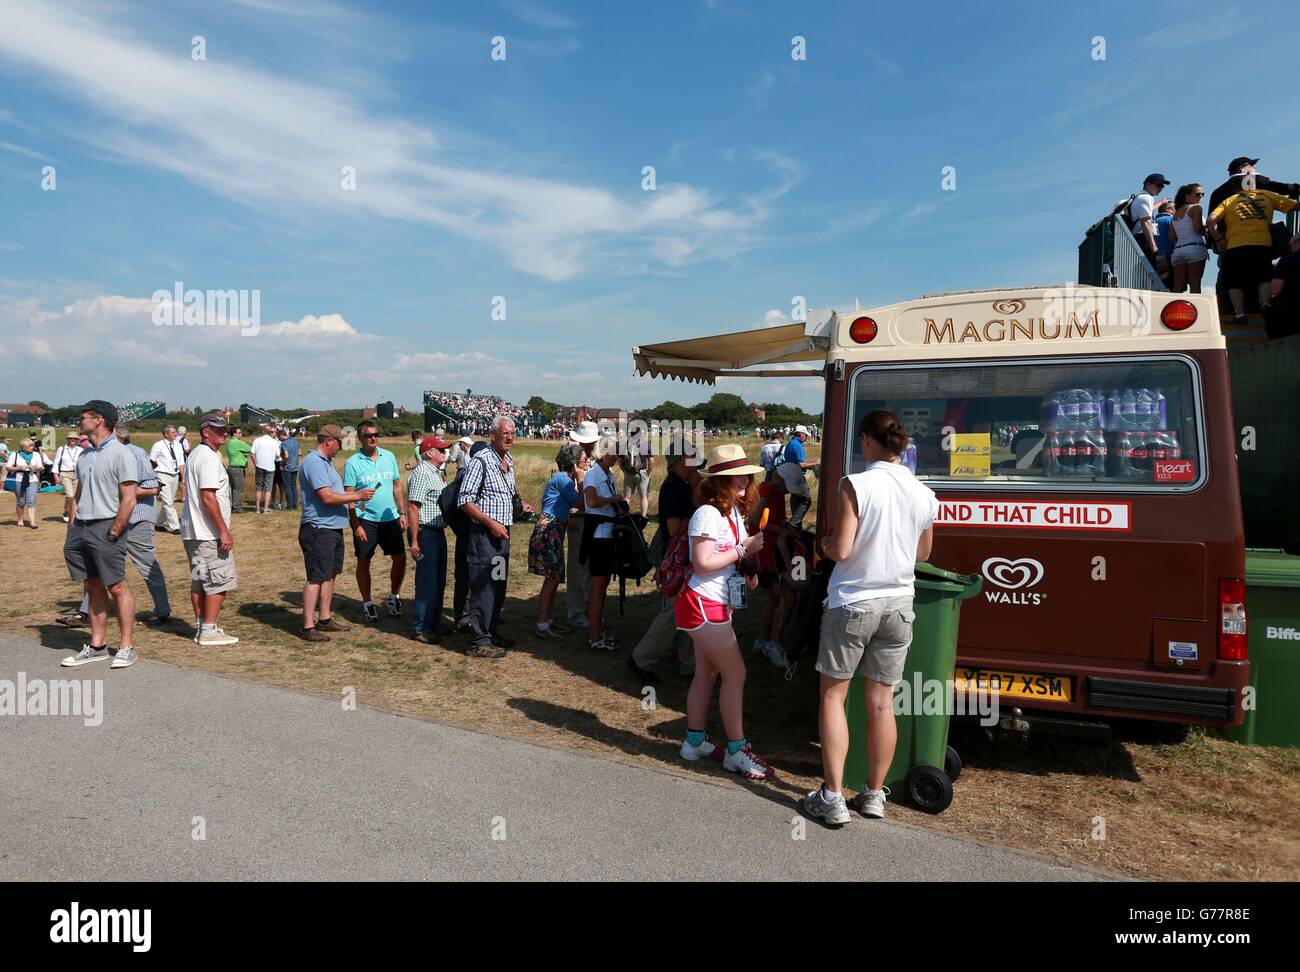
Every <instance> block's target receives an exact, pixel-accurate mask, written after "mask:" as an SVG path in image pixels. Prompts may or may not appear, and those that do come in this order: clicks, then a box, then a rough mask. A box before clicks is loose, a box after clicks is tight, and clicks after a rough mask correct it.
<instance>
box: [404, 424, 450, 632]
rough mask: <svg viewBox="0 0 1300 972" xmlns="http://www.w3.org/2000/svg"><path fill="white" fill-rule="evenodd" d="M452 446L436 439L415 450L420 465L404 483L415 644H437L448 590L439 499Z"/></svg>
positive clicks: (432, 437) (444, 537) (426, 438)
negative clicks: (412, 564) (412, 570)
mask: <svg viewBox="0 0 1300 972" xmlns="http://www.w3.org/2000/svg"><path fill="white" fill-rule="evenodd" d="M449 448H451V444H450V443H448V442H445V441H443V440H442V439H440V438H438V437H437V436H436V435H429V436H425V437H424V439H422V440H421V441H420V444H419V445H418V446H417V447H416V453H417V455H419V457H420V463H419V465H417V466H416V467H415V471H414V472H413V473H411V476H410V478H409V479H408V480H407V481H406V520H407V523H408V524H409V525H408V527H407V529H409V530H410V531H411V556H412V557H414V558H415V606H414V608H413V614H414V617H415V640H416V641H422V642H424V643H425V644H426V645H433V644H437V642H438V635H439V631H438V629H439V627H441V623H442V602H443V597H444V595H445V594H446V590H447V535H446V533H445V532H444V529H443V528H444V527H445V526H446V524H444V523H443V519H442V509H441V508H440V507H439V506H438V497H439V496H440V495H441V494H442V490H443V487H444V486H445V485H446V483H445V482H444V481H443V478H442V467H443V466H445V465H446V464H447V450H448V449H449Z"/></svg>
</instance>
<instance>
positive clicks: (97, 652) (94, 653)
mask: <svg viewBox="0 0 1300 972" xmlns="http://www.w3.org/2000/svg"><path fill="white" fill-rule="evenodd" d="M108 657H109V654H108V649H107V648H92V647H90V645H82V646H81V651H79V652H77V653H76V654H75V655H69V656H68V657H67V658H65V659H63V661H61V662H59V664H60V665H62V666H63V667H64V668H80V667H81V666H82V665H89V664H90V663H91V662H95V661H102V660H103V659H105V658H108Z"/></svg>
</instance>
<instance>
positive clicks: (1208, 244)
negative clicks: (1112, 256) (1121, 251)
mask: <svg viewBox="0 0 1300 972" xmlns="http://www.w3.org/2000/svg"><path fill="white" fill-rule="evenodd" d="M1258 162H1259V159H1252V158H1250V157H1249V156H1244V155H1243V156H1238V157H1237V158H1235V159H1233V160H1232V161H1231V162H1229V163H1228V178H1227V179H1226V180H1225V181H1224V182H1223V183H1222V184H1221V185H1220V186H1219V187H1218V188H1216V189H1215V190H1214V192H1212V193H1210V196H1209V199H1208V201H1206V200H1205V187H1204V186H1203V185H1202V184H1201V183H1199V182H1189V183H1186V184H1184V185H1182V186H1180V187H1179V188H1178V189H1177V191H1176V192H1175V193H1174V195H1173V196H1172V197H1168V196H1165V195H1162V194H1163V193H1164V192H1165V190H1166V187H1168V186H1170V185H1172V184H1173V183H1171V182H1170V181H1169V180H1168V179H1166V178H1165V177H1164V175H1163V174H1161V173H1159V172H1153V173H1151V175H1149V176H1147V177H1146V179H1144V180H1143V184H1142V191H1141V192H1138V193H1134V195H1133V196H1132V197H1131V198H1130V199H1129V200H1128V202H1127V203H1126V204H1123V205H1122V207H1121V211H1122V212H1124V214H1125V218H1126V219H1127V221H1128V225H1129V228H1130V229H1131V230H1132V232H1133V237H1134V239H1135V240H1137V244H1138V247H1139V248H1140V249H1141V250H1142V253H1143V255H1144V256H1145V257H1146V259H1147V261H1148V262H1149V263H1150V264H1151V266H1152V268H1153V269H1154V270H1155V272H1156V273H1157V274H1158V275H1159V276H1160V279H1161V280H1162V281H1164V283H1165V286H1166V287H1168V288H1169V290H1170V291H1172V292H1173V293H1184V292H1190V293H1194V294H1199V293H1200V292H1201V278H1202V275H1203V274H1204V272H1205V265H1206V263H1207V262H1208V261H1209V257H1210V253H1211V252H1213V253H1215V254H1216V255H1217V257H1218V261H1219V284H1218V286H1219V289H1220V291H1222V292H1226V294H1227V297H1228V300H1229V302H1230V303H1231V305H1232V321H1233V323H1237V324H1242V323H1245V322H1246V321H1247V308H1248V303H1249V302H1254V303H1255V304H1256V305H1257V306H1258V307H1259V310H1260V312H1261V314H1262V315H1263V317H1264V320H1265V323H1266V324H1267V326H1268V333H1269V336H1270V337H1274V338H1276V337H1284V336H1287V335H1291V334H1296V333H1300V234H1291V233H1289V232H1288V231H1287V228H1286V224H1285V223H1283V222H1280V221H1279V222H1275V221H1274V215H1275V214H1277V213H1289V212H1291V211H1292V210H1293V209H1295V208H1296V206H1297V200H1300V183H1294V182H1278V181H1276V180H1274V179H1270V178H1268V177H1267V176H1264V175H1260V174H1259V173H1257V172H1256V170H1255V166H1256V164H1257V163H1258Z"/></svg>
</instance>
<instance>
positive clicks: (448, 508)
mask: <svg viewBox="0 0 1300 972" xmlns="http://www.w3.org/2000/svg"><path fill="white" fill-rule="evenodd" d="M464 478H465V467H464V466H461V467H460V468H458V469H457V470H456V478H455V479H453V480H452V481H451V482H450V483H448V484H447V485H446V486H445V487H443V490H442V492H441V493H439V494H438V509H440V510H441V511H442V522H443V524H444V525H445V526H446V527H447V528H448V529H449V530H451V532H452V533H461V532H463V531H464V530H467V529H469V524H470V519H469V516H468V514H466V513H465V511H464V510H462V509H461V508H460V504H461V498H460V484H461V482H462V481H463V480H464ZM486 484H487V477H486V476H485V477H484V479H483V483H481V484H480V485H479V489H478V496H477V497H475V501H477V500H479V499H481V498H482V496H483V486H484V485H486Z"/></svg>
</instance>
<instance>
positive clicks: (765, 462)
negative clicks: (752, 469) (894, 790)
mask: <svg viewBox="0 0 1300 972" xmlns="http://www.w3.org/2000/svg"><path fill="white" fill-rule="evenodd" d="M781 448H782V445H781V432H780V431H779V430H778V429H773V430H772V434H771V436H770V437H769V440H768V443H767V445H765V446H763V448H761V449H759V450H758V464H759V465H760V466H762V467H763V468H764V469H765V470H767V474H768V478H769V479H770V478H771V475H772V470H773V469H775V468H776V457H777V456H779V455H780V454H781Z"/></svg>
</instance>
